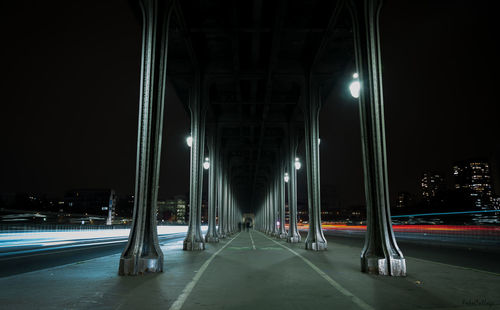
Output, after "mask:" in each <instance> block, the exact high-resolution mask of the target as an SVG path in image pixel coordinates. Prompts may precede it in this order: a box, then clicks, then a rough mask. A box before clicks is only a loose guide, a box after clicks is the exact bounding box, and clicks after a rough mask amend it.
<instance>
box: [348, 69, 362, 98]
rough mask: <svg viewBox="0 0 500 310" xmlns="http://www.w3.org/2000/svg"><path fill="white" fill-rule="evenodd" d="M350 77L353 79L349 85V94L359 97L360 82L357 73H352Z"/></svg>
mask: <svg viewBox="0 0 500 310" xmlns="http://www.w3.org/2000/svg"><path fill="white" fill-rule="evenodd" d="M352 78H353V79H354V81H352V82H351V84H350V85H349V91H350V92H351V96H353V97H354V98H359V92H360V90H361V83H360V82H359V79H358V78H359V75H358V74H357V73H354V74H353V75H352Z"/></svg>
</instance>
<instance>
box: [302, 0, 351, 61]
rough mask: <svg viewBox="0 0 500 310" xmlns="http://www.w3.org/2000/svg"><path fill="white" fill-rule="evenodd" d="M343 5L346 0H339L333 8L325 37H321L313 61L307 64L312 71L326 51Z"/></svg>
mask: <svg viewBox="0 0 500 310" xmlns="http://www.w3.org/2000/svg"><path fill="white" fill-rule="evenodd" d="M343 6H344V0H337V3H335V8H334V9H333V12H332V14H331V16H330V20H329V21H328V26H327V27H326V30H325V32H324V34H323V37H322V38H321V41H320V44H319V46H318V48H317V49H316V52H315V53H313V55H312V56H313V57H312V59H311V62H310V63H309V65H308V66H307V67H308V68H309V70H310V71H312V68H313V66H314V65H315V64H316V62H317V61H318V59H319V57H320V56H321V53H322V52H323V51H324V49H325V47H326V45H327V43H328V41H329V40H330V38H331V36H332V33H333V32H334V29H335V26H336V25H337V21H338V18H339V15H340V11H341V10H342V7H343Z"/></svg>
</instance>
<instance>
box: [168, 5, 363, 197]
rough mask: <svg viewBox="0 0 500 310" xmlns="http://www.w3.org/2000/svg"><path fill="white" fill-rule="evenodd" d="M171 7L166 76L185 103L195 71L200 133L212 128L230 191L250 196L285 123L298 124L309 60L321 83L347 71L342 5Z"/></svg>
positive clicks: (276, 151)
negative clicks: (202, 118) (227, 164)
mask: <svg viewBox="0 0 500 310" xmlns="http://www.w3.org/2000/svg"><path fill="white" fill-rule="evenodd" d="M177 7H178V12H180V13H181V14H176V18H175V19H174V21H173V23H172V30H171V34H170V39H169V51H168V59H169V60H168V74H169V79H170V80H171V81H172V83H173V85H174V87H175V88H176V92H177V93H178V95H179V97H180V98H181V100H183V102H184V103H185V104H187V98H188V96H187V94H188V89H189V87H190V86H191V85H192V81H193V76H194V72H195V70H196V68H198V69H199V70H200V72H201V76H202V81H203V85H204V91H203V99H202V100H204V101H205V103H206V104H208V105H209V109H208V116H207V117H208V118H207V134H214V133H215V132H217V133H218V135H219V138H220V141H221V143H222V145H223V149H224V154H226V155H227V158H228V159H229V160H230V161H231V165H232V170H231V172H232V178H233V180H234V184H235V186H236V187H238V188H239V189H237V191H238V192H240V193H243V192H244V193H247V195H248V197H251V196H254V195H255V194H256V193H258V192H261V191H262V188H263V187H264V185H265V184H266V182H267V181H268V180H269V178H270V175H271V173H272V171H273V168H272V167H275V164H276V162H277V160H279V159H280V149H281V150H282V149H283V147H284V145H285V137H286V132H287V126H288V123H289V122H290V121H292V122H293V123H294V124H295V125H296V126H297V128H299V129H300V130H299V132H301V130H303V129H302V127H303V121H302V114H301V113H302V112H301V108H300V105H301V104H302V103H303V102H304V90H303V85H304V79H305V76H306V74H307V73H308V72H309V70H310V68H311V66H312V64H313V63H314V66H312V68H313V70H312V71H313V73H314V75H315V76H317V77H318V78H323V79H325V80H328V81H329V84H328V85H332V83H333V84H334V83H335V80H336V79H339V78H340V76H345V72H346V70H347V69H352V63H353V57H354V55H353V40H352V30H351V26H350V22H349V16H348V14H347V11H346V10H345V9H342V10H341V9H339V2H338V1H332V0H302V1H299V0H292V1H289V0H248V1H234V0H182V1H178V4H177ZM338 12H340V13H338ZM319 51H322V52H319ZM193 59H196V62H194V63H193ZM327 93H328V90H326V94H327Z"/></svg>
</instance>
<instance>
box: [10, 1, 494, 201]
mask: <svg viewBox="0 0 500 310" xmlns="http://www.w3.org/2000/svg"><path fill="white" fill-rule="evenodd" d="M6 2H7V1H3V2H2V4H1V6H2V7H1V12H2V15H3V16H2V19H1V23H2V27H1V32H2V36H1V38H2V40H3V44H2V49H1V68H2V69H1V72H2V80H3V82H2V84H1V88H2V92H1V93H2V97H1V107H2V110H1V114H0V141H1V148H0V150H1V151H0V192H44V193H51V194H53V195H61V194H62V193H63V192H64V191H65V190H67V189H71V188H102V187H105V188H114V189H116V190H117V191H118V192H119V193H120V194H128V193H132V192H133V188H134V174H135V156H136V138H137V112H138V100H139V80H140V76H139V74H140V46H141V27H140V23H139V21H138V20H137V19H136V17H135V16H134V13H133V12H132V10H131V8H130V7H129V5H128V2H127V1H125V0H123V1H118V0H106V1H66V2H65V3H64V4H63V2H61V3H59V2H58V3H57V4H56V3H52V2H50V1H48V2H47V1H43V2H42V1H34V0H28V1H8V2H9V3H6ZM473 4H474V6H471V2H465V1H418V3H417V1H414V2H412V3H411V4H410V3H403V1H396V0H387V1H385V6H384V8H383V10H382V13H381V17H380V18H381V37H382V42H381V48H382V57H383V59H382V61H383V73H384V94H385V112H386V132H387V154H388V161H389V185H390V190H391V194H392V195H393V196H394V195H395V193H396V192H398V191H409V192H411V193H414V194H417V193H418V185H419V179H420V177H421V174H422V173H423V172H424V171H426V170H433V171H437V172H440V173H442V174H443V175H444V176H445V177H447V179H448V182H450V181H451V178H450V176H451V167H452V163H453V162H454V161H457V160H462V159H467V158H473V157H474V158H476V157H479V158H485V159H488V160H489V161H490V163H491V164H492V168H493V170H494V171H493V177H494V181H496V183H495V186H496V192H497V194H498V193H500V188H499V185H500V180H499V177H498V176H499V174H500V142H499V140H498V136H499V133H500V114H499V111H500V109H499V107H498V106H499V104H500V102H499V99H498V95H497V92H496V91H497V89H498V78H497V75H498V72H499V67H500V66H499V60H498V57H499V56H498V55H500V51H499V49H498V47H495V45H497V44H496V41H497V40H498V27H497V25H496V23H495V22H494V18H493V14H494V12H495V10H494V7H493V2H491V3H488V2H481V1H474V2H473ZM337 89H338V91H337V92H336V93H335V94H334V95H332V96H331V97H330V99H331V100H329V102H327V103H326V104H325V107H324V108H323V111H322V116H321V131H320V135H321V139H322V140H321V168H322V176H321V185H322V197H323V198H322V199H323V201H324V202H326V203H328V204H334V205H342V206H350V205H360V204H363V203H364V196H363V181H362V162H361V142H360V130H359V115H358V113H359V110H358V107H357V103H356V102H355V101H353V100H352V99H350V98H349V97H348V96H347V95H346V93H343V92H342V91H343V88H342V87H337ZM167 97H168V98H167V107H166V115H165V134H164V148H163V157H162V164H161V180H160V197H162V198H167V197H170V196H173V195H176V194H186V193H187V192H188V188H189V149H188V148H187V146H186V144H185V141H184V138H185V136H186V135H187V134H188V132H189V120H188V116H187V114H186V112H185V110H184V108H183V106H182V104H181V103H180V102H179V100H178V99H177V98H176V97H175V93H174V92H168V94H167ZM300 156H301V157H304V156H305V154H303V153H302V154H300ZM304 182H305V171H301V172H300V173H299V183H301V184H304ZM301 187H303V186H301ZM301 197H305V193H301V194H299V199H300V198H301Z"/></svg>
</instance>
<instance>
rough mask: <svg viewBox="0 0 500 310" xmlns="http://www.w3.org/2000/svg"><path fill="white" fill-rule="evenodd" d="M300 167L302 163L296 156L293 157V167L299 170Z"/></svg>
mask: <svg viewBox="0 0 500 310" xmlns="http://www.w3.org/2000/svg"><path fill="white" fill-rule="evenodd" d="M300 167H302V164H301V163H300V161H299V158H298V157H296V158H295V169H297V170H299V169H300Z"/></svg>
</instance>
